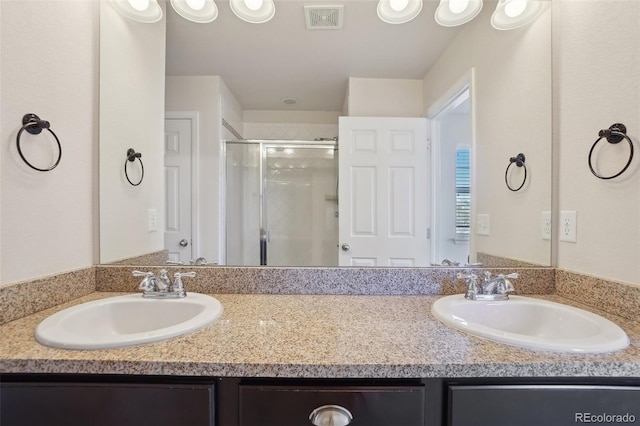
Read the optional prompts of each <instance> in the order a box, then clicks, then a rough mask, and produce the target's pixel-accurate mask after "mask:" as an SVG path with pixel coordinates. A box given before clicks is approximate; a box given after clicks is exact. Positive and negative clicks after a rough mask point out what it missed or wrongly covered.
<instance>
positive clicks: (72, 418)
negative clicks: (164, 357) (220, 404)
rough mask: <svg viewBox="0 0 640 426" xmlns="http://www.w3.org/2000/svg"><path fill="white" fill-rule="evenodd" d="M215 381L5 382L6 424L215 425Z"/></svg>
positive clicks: (2, 407) (92, 425) (2, 403)
mask: <svg viewBox="0 0 640 426" xmlns="http://www.w3.org/2000/svg"><path fill="white" fill-rule="evenodd" d="M213 398H214V393H213V385H193V386H192V385H155V384H154V385H147V384H120V383H119V384H103V383H99V384H92V383H82V384H72V383H3V384H2V389H1V398H0V401H1V411H0V413H1V415H2V426H13V425H47V426H56V425H64V426H69V425H91V426H102V425H104V426H107V425H109V426H113V425H117V426H127V425H136V426H139V425H153V426H160V425H167V426H169V425H171V426H175V425H189V426H199V425H202V426H211V425H214V412H213V407H214V399H213Z"/></svg>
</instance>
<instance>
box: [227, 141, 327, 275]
mask: <svg viewBox="0 0 640 426" xmlns="http://www.w3.org/2000/svg"><path fill="white" fill-rule="evenodd" d="M225 152H226V172H225V181H226V184H225V185H226V191H225V193H226V223H227V225H226V255H227V262H226V263H227V264H229V265H269V266H336V265H337V254H336V245H337V229H338V228H337V226H338V224H337V218H336V212H337V193H336V191H337V170H336V162H335V159H334V158H335V145H333V144H332V143H326V142H322V143H317V142H301V141H242V142H239V141H227V142H226V149H225Z"/></svg>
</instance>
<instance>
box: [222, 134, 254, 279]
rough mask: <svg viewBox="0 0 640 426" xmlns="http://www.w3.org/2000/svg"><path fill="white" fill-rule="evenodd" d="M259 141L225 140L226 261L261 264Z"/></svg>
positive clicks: (241, 263) (229, 263)
mask: <svg viewBox="0 0 640 426" xmlns="http://www.w3.org/2000/svg"><path fill="white" fill-rule="evenodd" d="M261 158H262V156H261V154H260V144H248V143H242V142H227V144H226V176H225V181H226V184H225V186H226V199H225V204H226V207H225V208H226V214H225V216H226V226H225V232H226V235H225V240H226V241H225V246H226V262H225V263H226V264H227V265H247V266H250V265H260V245H259V238H260V211H261V209H260V180H261V179H260V170H261V169H260V161H261Z"/></svg>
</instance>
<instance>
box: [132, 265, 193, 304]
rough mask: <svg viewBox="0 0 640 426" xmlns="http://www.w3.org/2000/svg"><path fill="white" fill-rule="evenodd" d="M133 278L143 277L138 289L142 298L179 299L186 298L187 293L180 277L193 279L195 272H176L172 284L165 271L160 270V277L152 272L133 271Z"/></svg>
mask: <svg viewBox="0 0 640 426" xmlns="http://www.w3.org/2000/svg"><path fill="white" fill-rule="evenodd" d="M133 276H134V277H144V278H143V280H142V281H141V282H140V285H139V286H138V289H140V290H142V297H147V298H156V299H179V298H183V297H186V295H187V292H186V291H185V289H184V284H183V283H182V277H195V276H196V273H195V272H176V273H175V274H174V275H173V276H174V277H175V280H174V282H173V284H172V283H171V279H169V276H168V272H167V270H166V269H162V270H160V275H159V276H156V275H155V274H154V273H153V272H142V271H133Z"/></svg>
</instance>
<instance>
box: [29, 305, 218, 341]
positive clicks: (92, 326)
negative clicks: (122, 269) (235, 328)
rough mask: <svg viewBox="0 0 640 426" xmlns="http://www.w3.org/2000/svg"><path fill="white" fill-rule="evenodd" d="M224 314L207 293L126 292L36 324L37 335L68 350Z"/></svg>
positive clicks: (158, 335)
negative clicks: (160, 295) (157, 295)
mask: <svg viewBox="0 0 640 426" xmlns="http://www.w3.org/2000/svg"><path fill="white" fill-rule="evenodd" d="M221 314H222V305H221V304H220V302H219V301H218V300H217V299H215V298H213V297H211V296H207V295H204V294H198V293H188V294H187V297H185V298H183V299H144V298H143V297H142V295H141V294H128V295H125V296H115V297H109V298H106V299H100V300H95V301H92V302H87V303H82V304H80V305H76V306H72V307H70V308H67V309H65V310H63V311H60V312H57V313H55V314H53V315H51V316H49V317H47V318H46V319H45V320H44V321H42V322H41V323H40V324H38V327H37V328H36V339H37V340H38V342H40V343H42V344H43V345H47V346H53V347H56V348H64V349H109V348H119V347H123V346H133V345H140V344H143V343H149V342H156V341H158V340H165V339H169V338H171V337H175V336H179V335H182V334H186V333H189V332H191V331H194V330H197V329H199V328H202V327H204V326H205V325H207V324H209V323H211V322H213V321H214V320H215V319H217V318H218V317H219V316H220V315H221Z"/></svg>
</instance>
